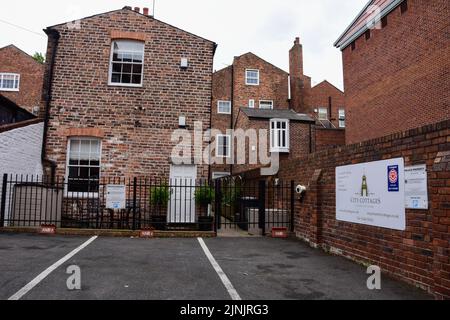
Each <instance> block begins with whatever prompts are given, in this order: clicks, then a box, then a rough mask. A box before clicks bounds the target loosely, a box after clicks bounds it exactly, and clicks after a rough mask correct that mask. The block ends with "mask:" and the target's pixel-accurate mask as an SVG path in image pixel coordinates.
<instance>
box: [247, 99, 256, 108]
mask: <svg viewBox="0 0 450 320" xmlns="http://www.w3.org/2000/svg"><path fill="white" fill-rule="evenodd" d="M248 107H249V108H251V109H253V108H255V100H253V99H250V100H248Z"/></svg>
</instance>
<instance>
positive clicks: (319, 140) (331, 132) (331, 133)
mask: <svg viewBox="0 0 450 320" xmlns="http://www.w3.org/2000/svg"><path fill="white" fill-rule="evenodd" d="M344 145H345V130H342V129H325V128H321V127H317V128H316V131H315V151H322V150H326V149H329V148H334V147H337V146H344Z"/></svg>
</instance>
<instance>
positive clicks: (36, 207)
mask: <svg viewBox="0 0 450 320" xmlns="http://www.w3.org/2000/svg"><path fill="white" fill-rule="evenodd" d="M80 190H83V191H80ZM213 197H214V188H212V187H210V185H209V183H208V181H203V180H196V181H194V180H181V179H174V180H170V181H164V180H162V179H161V180H159V179H150V178H129V179H124V178H106V179H101V180H74V179H71V180H70V181H68V182H67V181H66V180H65V179H61V178H56V179H53V180H52V179H49V178H48V177H45V176H29V175H28V176H27V175H14V176H13V175H6V174H5V175H4V176H3V181H2V191H1V206H0V210H1V212H0V213H1V223H0V226H10V227H39V226H41V225H56V226H57V227H58V228H86V229H126V230H140V229H145V228H153V229H156V230H177V229H179V230H204V231H213V229H214V226H215V224H214V216H213V212H212V210H211V208H212V205H211V204H212V203H213V200H214V199H213Z"/></svg>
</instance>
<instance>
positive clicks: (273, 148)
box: [270, 119, 291, 153]
mask: <svg viewBox="0 0 450 320" xmlns="http://www.w3.org/2000/svg"><path fill="white" fill-rule="evenodd" d="M273 123H275V129H272V124H273ZM277 123H285V124H286V129H278V128H276V127H277ZM283 130H285V131H286V146H275V145H274V142H275V141H278V138H279V131H283ZM274 133H275V136H274ZM290 150H291V135H290V120H289V119H270V152H271V153H289V152H290Z"/></svg>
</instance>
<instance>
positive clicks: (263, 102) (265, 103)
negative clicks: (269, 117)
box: [259, 100, 273, 110]
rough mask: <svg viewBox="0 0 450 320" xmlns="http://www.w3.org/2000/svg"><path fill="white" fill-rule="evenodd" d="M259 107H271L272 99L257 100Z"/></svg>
mask: <svg viewBox="0 0 450 320" xmlns="http://www.w3.org/2000/svg"><path fill="white" fill-rule="evenodd" d="M259 108H260V109H270V110H271V109H273V101H272V100H261V101H259Z"/></svg>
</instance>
